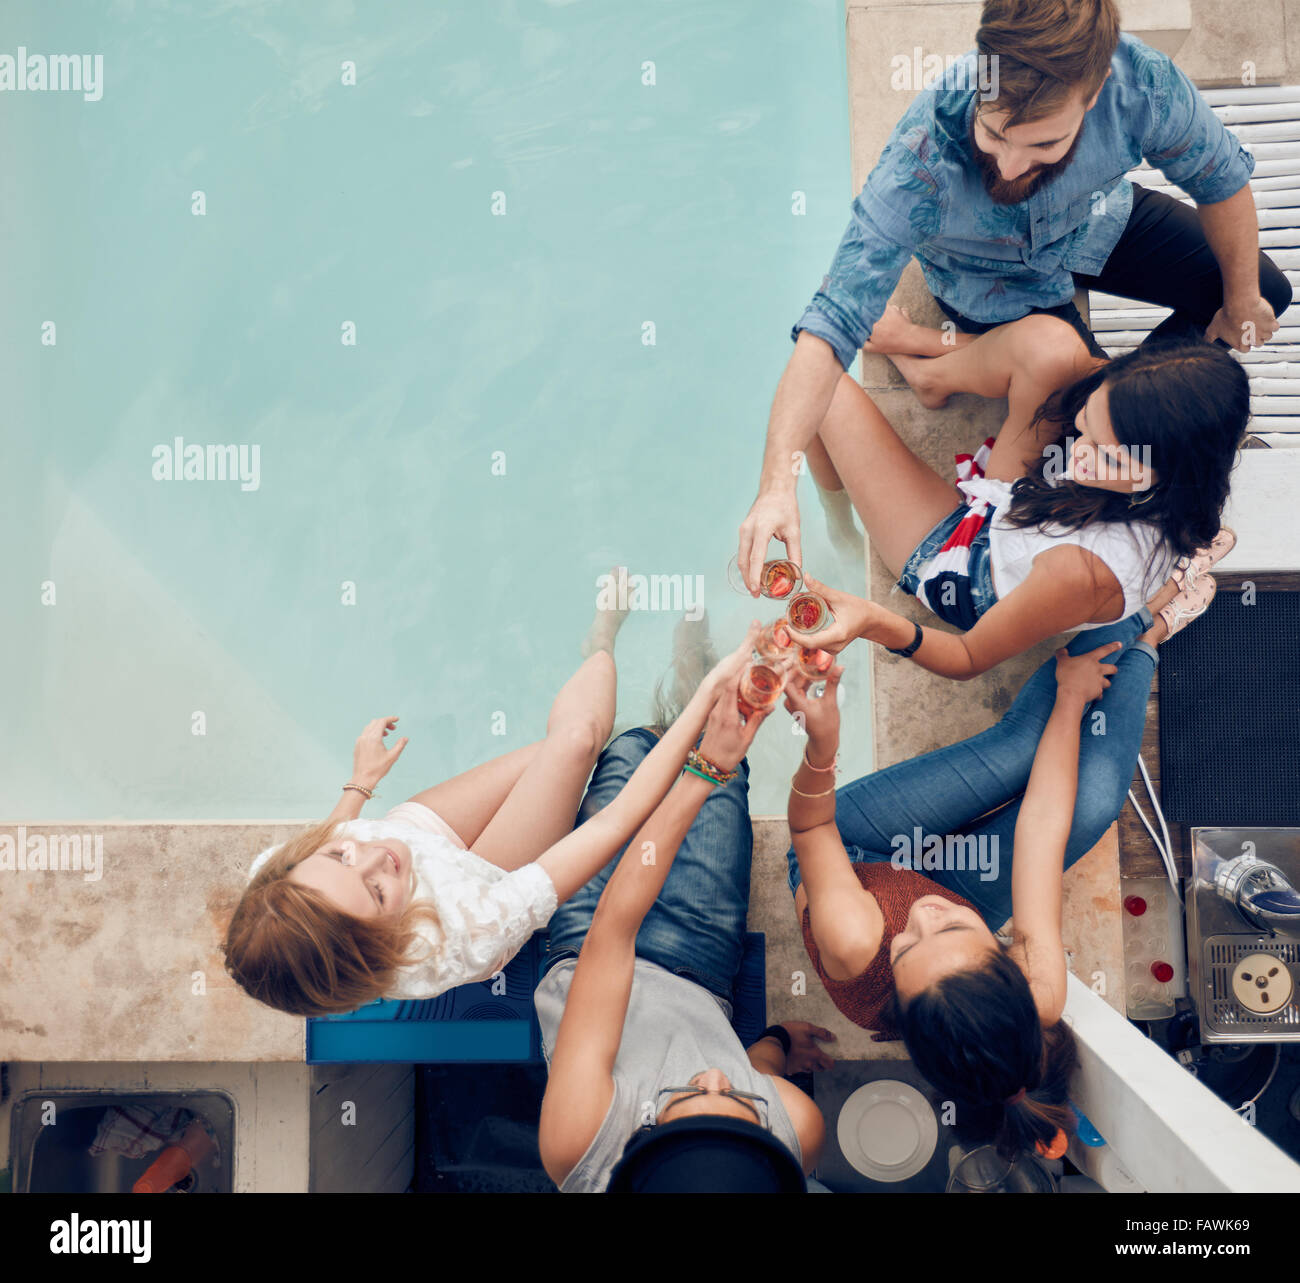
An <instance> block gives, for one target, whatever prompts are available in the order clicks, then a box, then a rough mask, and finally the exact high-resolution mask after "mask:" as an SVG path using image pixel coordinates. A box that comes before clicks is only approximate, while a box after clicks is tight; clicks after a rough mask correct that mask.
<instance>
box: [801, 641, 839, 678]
mask: <svg viewBox="0 0 1300 1283" xmlns="http://www.w3.org/2000/svg"><path fill="white" fill-rule="evenodd" d="M794 663H795V667H796V668H797V669H798V670H799V671H800V672H801V673H802V674H803V675H804V676H805V677H806V678H808V680H809V681H812V682H817V681H825V680H826V674H827V673H829V672H830V671H831V669H832V668H834V667H835V656H834V655H832V654H831V653H830V651H828V650H818V649H817V648H816V647H815V646H799V647H797V648H796V649H795V652H794Z"/></svg>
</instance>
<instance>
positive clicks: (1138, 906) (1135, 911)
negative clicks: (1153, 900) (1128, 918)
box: [1124, 895, 1147, 918]
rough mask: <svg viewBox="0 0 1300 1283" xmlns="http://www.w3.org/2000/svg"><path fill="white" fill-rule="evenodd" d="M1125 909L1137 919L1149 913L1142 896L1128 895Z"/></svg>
mask: <svg viewBox="0 0 1300 1283" xmlns="http://www.w3.org/2000/svg"><path fill="white" fill-rule="evenodd" d="M1124 907H1125V908H1126V909H1127V910H1128V911H1129V912H1130V913H1131V914H1132V915H1133V916H1134V917H1135V918H1140V917H1141V916H1142V915H1143V914H1144V913H1145V912H1146V911H1147V902H1146V901H1145V900H1144V899H1143V898H1142V897H1141V896H1140V895H1126V896H1125V897H1124Z"/></svg>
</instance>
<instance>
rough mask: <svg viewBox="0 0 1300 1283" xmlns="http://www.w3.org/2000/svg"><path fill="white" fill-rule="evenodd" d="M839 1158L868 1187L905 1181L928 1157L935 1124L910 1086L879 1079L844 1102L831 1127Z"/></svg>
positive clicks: (926, 1104)
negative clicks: (863, 1178) (867, 1181)
mask: <svg viewBox="0 0 1300 1283" xmlns="http://www.w3.org/2000/svg"><path fill="white" fill-rule="evenodd" d="M836 1136H837V1138H838V1140H839V1143H840V1152H841V1153H842V1154H843V1155H844V1157H845V1158H847V1159H848V1160H849V1162H850V1163H851V1164H852V1166H853V1167H854V1169H855V1170H857V1171H859V1172H861V1173H862V1175H863V1176H866V1177H869V1178H870V1179H871V1180H873V1181H884V1182H890V1181H905V1180H907V1179H908V1178H909V1177H911V1176H915V1175H916V1174H917V1172H919V1171H920V1170H921V1169H922V1168H923V1167H924V1166H925V1165H926V1164H927V1163H928V1162H929V1161H930V1158H931V1156H932V1155H933V1154H934V1147H935V1144H936V1143H937V1141H938V1139H939V1123H938V1120H937V1119H936V1118H935V1116H934V1110H933V1109H931V1107H930V1102H929V1101H928V1100H926V1098H925V1097H924V1096H923V1095H921V1093H920V1092H919V1091H917V1090H916V1088H915V1087H913V1086H911V1084H910V1083H904V1082H899V1081H898V1080H897V1079H894V1078H881V1079H878V1080H877V1081H875V1082H871V1083H866V1084H864V1085H863V1086H861V1087H859V1088H858V1089H857V1091H855V1092H854V1093H853V1094H852V1095H851V1096H850V1097H849V1098H848V1100H846V1101H845V1102H844V1107H843V1108H842V1109H841V1110H840V1116H839V1120H838V1122H837V1124H836Z"/></svg>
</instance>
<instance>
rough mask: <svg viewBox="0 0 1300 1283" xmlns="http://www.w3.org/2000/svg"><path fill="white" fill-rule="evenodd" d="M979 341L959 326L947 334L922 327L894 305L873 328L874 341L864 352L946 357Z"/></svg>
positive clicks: (888, 307)
mask: <svg viewBox="0 0 1300 1283" xmlns="http://www.w3.org/2000/svg"><path fill="white" fill-rule="evenodd" d="M976 337H977V336H976V335H974V334H964V333H962V332H961V331H960V330H958V329H957V327H956V326H952V327H951V328H950V329H949V330H948V331H947V332H945V331H944V330H936V329H932V328H931V327H929V326H927V325H918V324H917V323H916V322H915V321H914V320H912V318H911V317H910V316H909V315H908V314H907V309H906V308H905V307H898V306H896V305H895V304H893V303H890V304H889V305H888V306H887V307H886V308H885V314H884V316H882V317H881V318H880V320H878V321H877V322H876V323H875V325H873V326H872V327H871V338H870V339H868V340H867V342H865V343H864V344H863V345H862V350H863V351H864V352H872V353H875V354H876V355H878V356H895V355H898V356H944V355H946V354H947V353H949V352H955V351H956V350H957V349H958V348H959V347H965V346H966V344H967V343H972V342H974V340H975V339H976Z"/></svg>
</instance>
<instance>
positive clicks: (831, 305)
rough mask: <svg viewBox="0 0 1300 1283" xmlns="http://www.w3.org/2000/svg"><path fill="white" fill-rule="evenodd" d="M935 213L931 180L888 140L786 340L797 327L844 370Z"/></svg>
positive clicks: (796, 334)
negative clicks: (832, 353)
mask: <svg viewBox="0 0 1300 1283" xmlns="http://www.w3.org/2000/svg"><path fill="white" fill-rule="evenodd" d="M937 212H938V193H937V187H936V184H935V182H934V179H933V178H932V177H930V175H929V174H928V173H927V172H926V170H925V169H924V167H923V166H922V165H921V164H920V161H919V160H918V159H917V157H916V155H915V153H913V152H912V151H911V150H910V149H909V148H907V147H904V146H902V145H900V144H898V143H891V144H890V145H889V146H888V147H886V148H885V151H884V152H883V154H882V155H881V157H880V161H879V163H878V164H877V165H876V167H875V169H873V170H872V171H871V173H870V175H869V176H868V178H867V181H866V184H865V185H864V186H863V188H862V191H861V192H860V193H859V194H858V197H857V199H856V200H854V202H853V207H852V218H851V219H850V221H849V225H848V228H847V229H846V231H845V233H844V236H843V238H842V239H841V240H840V245H839V248H838V249H837V250H836V251H835V258H834V260H833V261H832V263H831V270H830V271H829V272H828V273H827V274H826V276H825V277H824V278H823V279H822V284H821V289H819V290H818V291H817V293H816V294H814V295H813V299H812V302H811V303H809V305H808V307H807V308H806V309H805V310H804V313H803V315H802V316H801V317H800V318H799V320H798V322H797V323H796V324H795V325H794V327H793V328H792V329H791V331H790V338H791V339H797V338H798V337H799V331H800V330H807V331H808V332H809V333H810V334H815V335H817V337H818V338H820V339H824V340H825V341H826V342H827V343H829V344H830V345H831V347H832V348H834V350H835V355H836V356H837V357H838V358H839V361H840V364H841V365H842V366H843V367H844V368H845V369H846V370H847V369H848V368H849V366H850V365H852V364H853V358H854V357H855V356H856V355H857V353H858V349H859V348H860V347H861V346H862V345H863V343H865V342H866V341H867V338H868V336H869V335H870V333H871V327H872V326H873V325H875V323H876V322H877V321H878V320H879V319H880V318H881V316H883V315H884V312H885V305H886V304H887V303H888V302H889V296H890V295H891V294H892V293H893V292H894V287H895V286H896V285H897V284H898V278H899V277H900V276H901V275H902V274H903V268H904V267H906V266H907V260H908V259H909V258H911V256H912V253H913V252H914V250H915V248H916V245H917V243H918V240H919V239H920V238H921V236H922V235H924V234H925V232H926V230H927V229H929V228H931V227H933V226H934V225H936V224H937Z"/></svg>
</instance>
